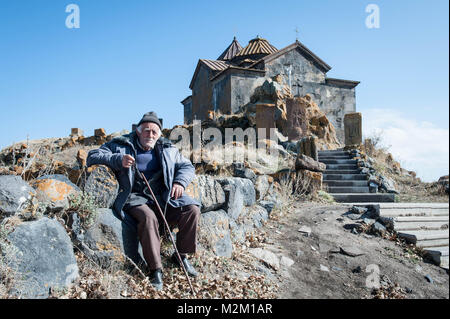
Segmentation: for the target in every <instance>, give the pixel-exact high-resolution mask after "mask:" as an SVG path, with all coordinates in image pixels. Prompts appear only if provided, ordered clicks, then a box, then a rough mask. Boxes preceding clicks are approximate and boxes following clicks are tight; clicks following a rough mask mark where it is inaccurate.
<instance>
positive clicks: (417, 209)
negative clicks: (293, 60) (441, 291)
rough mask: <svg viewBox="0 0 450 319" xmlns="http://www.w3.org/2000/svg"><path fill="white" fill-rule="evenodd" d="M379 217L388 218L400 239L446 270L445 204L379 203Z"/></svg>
mask: <svg viewBox="0 0 450 319" xmlns="http://www.w3.org/2000/svg"><path fill="white" fill-rule="evenodd" d="M379 205H380V217H384V218H390V219H392V221H393V226H394V230H395V231H396V232H397V234H398V236H399V237H400V238H404V239H405V240H406V241H407V242H409V243H412V244H415V245H416V246H417V247H420V248H422V249H423V250H424V254H425V257H427V258H428V259H429V260H431V261H432V262H433V263H435V264H436V265H439V266H441V267H443V268H446V269H448V262H449V256H448V251H449V231H448V226H449V204H448V203H391V204H387V203H380V204H379Z"/></svg>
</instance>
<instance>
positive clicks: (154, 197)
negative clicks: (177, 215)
mask: <svg viewBox="0 0 450 319" xmlns="http://www.w3.org/2000/svg"><path fill="white" fill-rule="evenodd" d="M136 171H137V172H138V174H139V176H140V177H141V178H142V179H143V180H144V182H145V185H147V188H148V190H149V191H150V194H151V195H152V197H153V200H154V201H155V203H156V207H158V211H159V214H160V215H161V218H162V220H163V221H164V225H165V226H166V229H167V231H168V233H169V235H170V240H171V241H172V245H173V248H175V253H176V255H177V258H178V261H179V263H180V265H181V267H182V268H183V272H184V274H185V275H186V278H187V280H188V283H189V286H190V287H191V292H192V294H193V295H194V297H196V294H195V290H194V287H193V286H192V283H191V279H190V278H189V275H188V273H187V271H186V267H184V263H183V260H181V256H180V253H179V252H178V249H177V245H176V244H175V240H174V239H173V236H172V232H171V231H170V227H169V224H168V223H167V220H166V217H165V216H164V213H163V212H162V210H161V207H160V206H159V203H158V200H157V199H156V196H155V194H154V193H153V190H152V188H151V187H150V184H149V183H148V181H147V179H146V178H145V176H144V174H142V173H141V172H140V171H139V169H138V168H137V167H136ZM169 192H170V190H169Z"/></svg>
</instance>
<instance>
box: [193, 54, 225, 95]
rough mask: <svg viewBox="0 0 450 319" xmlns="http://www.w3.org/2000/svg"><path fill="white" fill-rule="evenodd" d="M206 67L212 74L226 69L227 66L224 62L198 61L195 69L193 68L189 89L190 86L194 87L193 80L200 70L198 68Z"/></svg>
mask: <svg viewBox="0 0 450 319" xmlns="http://www.w3.org/2000/svg"><path fill="white" fill-rule="evenodd" d="M202 65H204V66H206V67H207V68H208V69H210V70H212V71H213V72H220V71H223V70H225V69H226V68H228V64H227V63H225V62H224V61H219V60H206V59H200V60H198V63H197V67H196V68H195V72H194V75H193V76H192V80H191V84H190V85H189V88H191V89H192V86H193V85H194V81H195V78H196V77H197V74H198V71H199V70H200V66H202Z"/></svg>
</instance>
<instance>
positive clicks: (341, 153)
mask: <svg viewBox="0 0 450 319" xmlns="http://www.w3.org/2000/svg"><path fill="white" fill-rule="evenodd" d="M317 154H318V155H319V156H333V155H346V156H350V153H349V152H348V151H342V150H333V151H318V152H317Z"/></svg>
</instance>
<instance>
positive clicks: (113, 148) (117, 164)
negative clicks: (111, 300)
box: [87, 112, 200, 290]
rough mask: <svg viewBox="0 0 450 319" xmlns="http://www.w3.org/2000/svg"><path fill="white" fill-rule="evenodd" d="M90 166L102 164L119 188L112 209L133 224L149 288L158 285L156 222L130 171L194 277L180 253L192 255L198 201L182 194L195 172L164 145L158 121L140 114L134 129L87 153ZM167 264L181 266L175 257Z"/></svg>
mask: <svg viewBox="0 0 450 319" xmlns="http://www.w3.org/2000/svg"><path fill="white" fill-rule="evenodd" d="M95 164H103V165H107V166H109V167H110V168H111V169H112V170H113V171H114V172H115V173H116V176H117V178H118V180H119V186H120V187H119V194H118V195H117V198H116V200H115V202H114V205H113V209H114V211H115V213H116V214H117V215H118V216H120V218H122V219H123V218H124V217H125V214H129V215H131V216H132V217H133V218H134V219H135V220H136V222H137V233H138V236H139V240H140V243H141V245H142V252H143V255H144V259H145V261H146V263H147V265H148V267H149V269H150V270H151V273H150V278H151V282H152V285H153V286H154V287H155V288H156V289H157V290H161V289H162V286H163V274H162V263H161V255H160V233H159V225H160V223H162V220H161V217H160V214H159V212H158V211H157V206H156V203H155V202H154V199H153V197H152V196H151V195H150V192H149V190H148V188H147V186H146V185H145V183H144V181H143V179H142V178H140V177H139V176H140V175H139V174H136V171H135V170H136V169H138V170H139V171H140V172H141V173H142V174H143V175H144V176H145V177H146V179H147V180H148V182H149V184H150V187H151V188H152V190H153V192H154V194H155V197H156V198H157V201H158V203H159V205H160V207H161V208H162V209H163V211H165V213H166V219H167V222H168V223H169V225H171V226H177V227H178V230H179V231H178V233H177V236H176V238H177V239H176V246H177V249H178V251H179V253H180V255H181V259H182V261H183V264H184V266H185V268H186V270H187V273H188V274H189V275H190V276H196V275H197V274H198V273H197V271H196V270H195V269H194V267H193V266H192V265H191V264H190V262H189V260H188V259H187V256H186V255H187V254H190V253H195V251H196V241H197V223H198V218H199V216H200V209H199V206H200V203H198V202H197V201H196V200H194V199H193V198H191V197H189V196H187V195H186V194H184V190H185V189H186V187H187V186H188V185H189V183H190V182H191V181H192V179H193V178H194V177H195V169H194V166H193V165H192V163H191V162H190V161H189V160H188V159H186V158H185V157H183V156H182V155H181V153H180V152H179V151H178V149H177V148H176V147H175V146H173V145H172V144H171V143H170V141H168V140H166V139H164V138H162V137H161V121H160V120H159V118H158V116H157V114H156V113H155V112H148V113H145V114H144V116H143V117H142V119H141V120H140V121H139V123H138V126H137V128H136V130H135V131H133V132H131V133H130V134H127V135H123V136H120V137H116V138H114V139H112V140H111V141H110V142H108V143H105V144H103V145H102V146H101V147H100V148H99V149H95V150H91V151H90V152H89V154H88V158H87V165H88V166H91V165H95ZM171 260H172V261H173V262H174V263H176V264H177V265H178V266H181V265H179V262H178V259H177V258H176V256H175V254H174V255H172V258H171Z"/></svg>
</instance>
